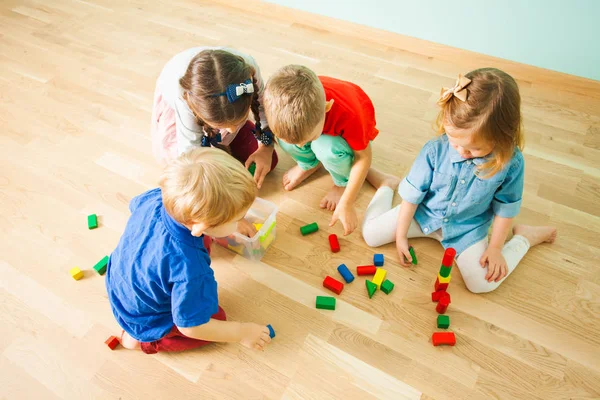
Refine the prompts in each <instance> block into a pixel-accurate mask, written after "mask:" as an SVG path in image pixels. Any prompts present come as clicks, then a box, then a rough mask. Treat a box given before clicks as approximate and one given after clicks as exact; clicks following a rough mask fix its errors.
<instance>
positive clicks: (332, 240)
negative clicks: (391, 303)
mask: <svg viewBox="0 0 600 400" xmlns="http://www.w3.org/2000/svg"><path fill="white" fill-rule="evenodd" d="M318 230H319V226H318V225H317V223H316V222H313V223H311V224H308V225H305V226H303V227H301V228H300V233H301V234H302V236H306V235H308V234H311V233H314V232H317V231H318ZM329 247H330V248H331V251H332V252H333V253H338V252H339V251H340V242H339V240H338V237H337V235H335V234H331V235H329ZM411 254H414V253H411ZM413 259H414V260H415V261H416V257H415V256H414V255H413ZM384 262H385V260H384V257H383V254H375V255H374V256H373V265H362V266H358V267H356V274H357V275H359V276H369V275H372V276H373V279H372V280H366V281H365V284H366V287H367V294H368V296H369V298H372V297H373V295H374V294H375V292H376V291H377V290H381V291H382V292H383V293H385V294H390V292H391V291H392V290H393V289H394V284H393V283H392V282H391V281H390V280H389V279H386V275H387V271H386V270H385V269H383V268H378V267H383V264H384ZM337 271H338V272H339V274H340V275H341V277H342V278H343V279H344V281H345V282H346V284H348V283H351V282H353V281H354V275H353V274H352V272H351V271H350V269H348V267H347V266H346V265H345V264H340V266H339V267H337ZM323 287H325V288H327V289H329V290H331V291H332V292H334V293H335V294H337V295H339V294H340V293H342V290H344V283H342V282H341V281H339V280H337V279H335V278H333V277H331V276H326V277H325V280H324V281H323ZM335 305H336V299H335V297H331V296H317V299H316V307H317V308H319V309H323V310H335Z"/></svg>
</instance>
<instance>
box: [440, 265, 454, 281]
mask: <svg viewBox="0 0 600 400" xmlns="http://www.w3.org/2000/svg"><path fill="white" fill-rule="evenodd" d="M451 272H452V267H444V266H443V265H442V266H441V267H440V272H439V273H438V275H439V276H441V277H444V278H447V277H449V276H450V273H451Z"/></svg>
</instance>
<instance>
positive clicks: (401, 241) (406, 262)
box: [396, 236, 412, 267]
mask: <svg viewBox="0 0 600 400" xmlns="http://www.w3.org/2000/svg"><path fill="white" fill-rule="evenodd" d="M409 247H410V246H409V245H408V239H407V238H406V237H405V236H399V237H397V238H396V250H397V251H398V255H399V256H400V264H402V266H404V267H410V265H411V264H412V256H411V255H410V251H409V250H408V248H409Z"/></svg>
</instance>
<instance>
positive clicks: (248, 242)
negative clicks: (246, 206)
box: [215, 197, 277, 261]
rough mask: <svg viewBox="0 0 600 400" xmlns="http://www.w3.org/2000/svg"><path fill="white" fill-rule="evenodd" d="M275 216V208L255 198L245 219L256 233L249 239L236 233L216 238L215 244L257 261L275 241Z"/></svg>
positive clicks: (269, 203)
mask: <svg viewBox="0 0 600 400" xmlns="http://www.w3.org/2000/svg"><path fill="white" fill-rule="evenodd" d="M276 216H277V206H276V205H275V204H274V203H271V202H270V201H267V200H264V199H261V198H259V197H257V198H256V199H255V200H254V203H252V206H251V207H250V210H249V211H248V213H247V214H246V217H245V218H246V219H247V220H248V221H249V222H251V223H252V224H254V226H255V227H256V228H257V231H258V232H257V233H256V234H255V235H254V236H253V237H251V238H249V237H247V236H244V235H242V234H239V233H237V232H236V233H234V234H233V235H230V236H227V237H225V238H216V239H215V242H216V243H217V244H219V245H220V246H223V247H225V248H228V249H229V250H231V251H233V252H235V253H237V254H239V255H241V256H244V257H246V258H248V259H250V260H256V261H258V260H260V259H261V258H263V256H264V255H265V253H266V252H267V249H268V248H269V246H270V245H271V243H273V240H275V234H276V228H277V219H276Z"/></svg>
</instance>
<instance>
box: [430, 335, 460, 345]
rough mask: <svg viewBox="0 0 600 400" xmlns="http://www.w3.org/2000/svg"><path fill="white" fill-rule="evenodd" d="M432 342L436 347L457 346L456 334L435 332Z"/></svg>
mask: <svg viewBox="0 0 600 400" xmlns="http://www.w3.org/2000/svg"><path fill="white" fill-rule="evenodd" d="M431 342H432V343H433V345H434V346H440V345H442V344H446V345H448V346H454V345H455V344H456V336H454V332H433V335H432V336H431Z"/></svg>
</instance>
